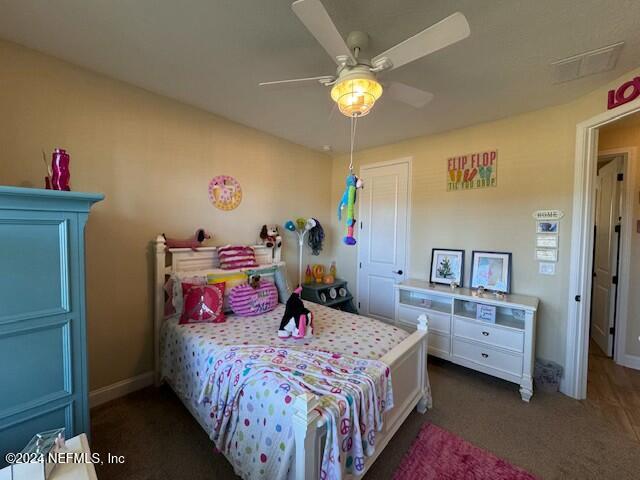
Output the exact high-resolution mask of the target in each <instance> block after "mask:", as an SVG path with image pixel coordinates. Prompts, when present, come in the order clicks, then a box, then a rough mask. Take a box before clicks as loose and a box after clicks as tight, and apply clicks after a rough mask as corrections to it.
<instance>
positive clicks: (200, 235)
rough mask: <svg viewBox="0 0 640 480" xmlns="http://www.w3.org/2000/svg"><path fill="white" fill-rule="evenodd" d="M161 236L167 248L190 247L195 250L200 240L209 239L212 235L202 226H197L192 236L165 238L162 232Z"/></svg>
mask: <svg viewBox="0 0 640 480" xmlns="http://www.w3.org/2000/svg"><path fill="white" fill-rule="evenodd" d="M162 236H163V237H164V243H165V245H166V246H167V249H169V248H190V249H191V250H195V249H196V248H198V247H199V246H200V244H201V243H202V242H204V241H205V240H209V239H210V238H211V237H212V235H211V234H210V233H209V232H207V231H206V230H205V229H204V228H199V229H198V230H196V233H195V234H194V235H193V236H191V237H189V238H185V239H183V240H180V239H177V238H167V236H166V235H165V234H164V233H163V234H162Z"/></svg>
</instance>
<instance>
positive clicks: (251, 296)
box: [229, 280, 278, 317]
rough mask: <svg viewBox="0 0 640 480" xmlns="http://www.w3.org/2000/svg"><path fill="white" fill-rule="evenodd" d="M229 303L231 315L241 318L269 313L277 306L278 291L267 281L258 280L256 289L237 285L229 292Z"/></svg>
mask: <svg viewBox="0 0 640 480" xmlns="http://www.w3.org/2000/svg"><path fill="white" fill-rule="evenodd" d="M229 303H230V304H231V309H232V310H233V313H235V314H236V315H239V316H241V317H251V316H254V315H260V314H261V313H266V312H270V311H271V310H273V309H274V308H276V306H277V305H278V289H277V288H276V286H275V284H274V283H272V282H269V281H267V280H260V283H259V285H258V287H257V288H253V287H252V286H251V285H238V286H237V287H234V288H233V289H232V290H231V294H230V295H229Z"/></svg>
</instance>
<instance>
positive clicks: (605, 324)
mask: <svg viewBox="0 0 640 480" xmlns="http://www.w3.org/2000/svg"><path fill="white" fill-rule="evenodd" d="M621 169H622V159H621V158H615V159H614V160H612V161H610V162H609V163H607V164H606V165H604V166H603V167H601V168H600V169H599V171H598V177H597V180H596V215H595V225H596V228H595V249H594V255H593V273H594V277H593V293H592V313H591V336H592V338H593V339H594V341H595V342H596V343H597V344H598V346H599V347H600V348H601V349H602V351H603V352H605V353H606V354H607V355H608V356H611V355H612V354H613V335H612V333H611V331H610V329H611V328H612V327H613V326H614V310H615V308H614V306H615V300H616V299H615V297H616V289H615V285H614V284H613V277H614V276H615V275H617V255H618V233H617V232H616V231H615V227H616V225H618V224H619V222H620V201H621V194H622V189H621V188H620V182H619V181H618V173H619V172H620V171H621Z"/></svg>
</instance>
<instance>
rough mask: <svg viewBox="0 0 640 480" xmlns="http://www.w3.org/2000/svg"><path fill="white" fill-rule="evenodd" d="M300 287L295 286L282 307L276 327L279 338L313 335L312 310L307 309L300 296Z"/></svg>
mask: <svg viewBox="0 0 640 480" xmlns="http://www.w3.org/2000/svg"><path fill="white" fill-rule="evenodd" d="M301 291H302V288H300V287H298V288H296V289H295V290H294V291H293V293H292V294H291V296H290V297H289V300H287V304H286V306H285V309H284V315H283V316H282V321H281V322H280V328H279V329H278V337H280V338H289V337H291V336H292V337H293V338H309V337H311V336H313V312H311V311H309V310H307V309H306V308H305V306H304V303H302V299H301V298H300V292H301Z"/></svg>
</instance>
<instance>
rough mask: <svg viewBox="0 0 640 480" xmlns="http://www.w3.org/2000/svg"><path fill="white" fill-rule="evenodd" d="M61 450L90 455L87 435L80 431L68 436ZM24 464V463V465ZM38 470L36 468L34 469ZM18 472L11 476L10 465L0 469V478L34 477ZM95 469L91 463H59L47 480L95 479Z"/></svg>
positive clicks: (28, 478)
mask: <svg viewBox="0 0 640 480" xmlns="http://www.w3.org/2000/svg"><path fill="white" fill-rule="evenodd" d="M62 451H63V452H70V453H84V454H86V455H87V456H90V455H91V450H89V442H88V441H87V436H86V435H85V434H84V433H82V434H80V435H78V436H76V437H73V438H70V439H68V440H67V441H66V442H65V447H64V449H63V450H62ZM25 466H26V465H25ZM34 468H36V469H38V465H35V464H34ZM36 471H38V470H36ZM21 472H23V473H20V474H14V475H13V477H11V467H6V468H3V469H2V470H0V480H32V479H33V478H38V477H37V476H36V477H34V476H33V474H31V473H30V472H28V471H24V470H23V469H21ZM97 479H98V477H97V476H96V470H95V468H94V466H93V463H59V464H58V465H56V467H55V468H54V469H53V471H52V472H51V475H50V476H49V480H97Z"/></svg>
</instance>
